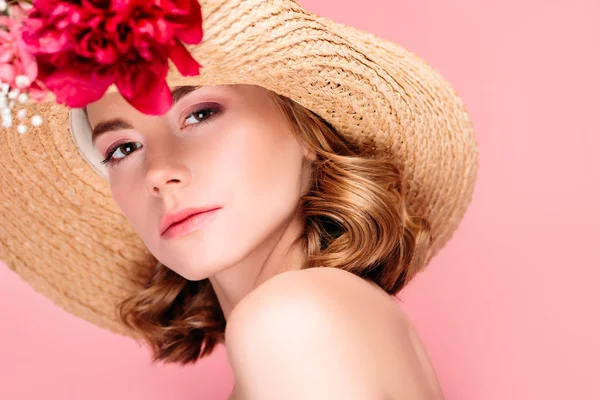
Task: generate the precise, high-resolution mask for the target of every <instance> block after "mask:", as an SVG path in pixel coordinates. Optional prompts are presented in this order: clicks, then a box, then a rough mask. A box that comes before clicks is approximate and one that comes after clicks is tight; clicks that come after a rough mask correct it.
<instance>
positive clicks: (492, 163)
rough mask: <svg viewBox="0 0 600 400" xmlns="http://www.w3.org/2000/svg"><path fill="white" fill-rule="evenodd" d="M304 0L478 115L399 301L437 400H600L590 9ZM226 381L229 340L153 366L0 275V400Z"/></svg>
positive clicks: (149, 391) (148, 393) (219, 395)
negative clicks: (467, 166) (388, 43)
mask: <svg viewBox="0 0 600 400" xmlns="http://www.w3.org/2000/svg"><path fill="white" fill-rule="evenodd" d="M299 2H300V4H302V5H304V6H305V7H306V8H307V9H308V10H311V11H314V12H316V13H318V14H321V15H323V16H326V17H329V18H332V19H334V20H337V21H340V22H343V23H346V24H349V25H354V26H357V27H359V28H362V29H365V30H368V31H372V32H374V33H376V34H378V35H380V36H382V37H384V38H387V39H391V40H394V41H397V42H399V43H402V44H403V45H404V46H405V47H407V48H408V49H410V50H412V51H415V52H416V53H417V54H420V55H421V56H422V57H424V58H425V59H427V60H428V61H429V62H430V63H431V64H432V65H433V66H435V67H436V68H438V69H439V70H440V71H441V72H442V73H443V74H444V75H445V76H446V77H447V78H448V79H449V80H450V81H451V82H453V84H454V85H455V87H456V88H457V90H458V92H459V93H460V94H461V95H462V97H463V98H464V100H465V102H466V104H467V107H468V109H469V110H470V112H471V114H472V117H473V120H474V123H475V127H476V129H477V132H478V137H479V142H480V151H481V153H480V155H481V161H480V174H479V180H478V184H477V188H476V191H475V195H474V198H473V203H472V205H471V207H470V209H469V211H468V212H467V215H466V217H465V220H464V222H463V224H462V225H461V227H460V229H459V231H458V232H457V233H456V235H455V236H454V238H453V239H452V241H451V242H450V243H449V244H448V246H447V247H446V248H445V249H444V250H443V251H442V252H441V253H440V255H439V256H438V257H437V258H436V259H435V260H434V261H433V262H432V264H431V265H430V267H429V268H428V270H427V271H425V272H424V273H422V274H421V275H419V276H418V277H417V278H416V279H415V280H414V281H413V282H412V283H411V284H410V285H409V286H408V288H407V289H406V290H405V291H404V292H403V295H402V298H403V307H404V308H405V309H406V310H407V311H408V313H409V314H410V315H411V318H412V320H413V322H414V324H415V325H416V326H417V328H418V330H419V331H420V333H421V335H422V338H423V341H424V343H425V345H426V347H427V349H428V351H429V353H430V355H431V358H432V360H433V363H434V365H435V367H436V369H437V372H438V375H439V378H440V380H441V384H442V387H443V389H444V392H445V394H446V397H447V399H451V400H458V399H468V400H471V399H472V400H475V399H486V400H499V399H511V400H515V399H547V400H549V399H563V398H569V399H573V398H581V399H600V386H598V385H597V384H596V382H597V380H598V376H597V375H598V371H599V370H598V362H599V359H600V322H599V320H598V316H599V314H600V312H599V311H598V305H599V303H600V295H599V294H598V293H599V292H598V288H597V286H598V281H599V279H600V272H599V267H600V257H599V256H598V253H597V252H596V251H594V250H596V249H597V248H598V246H599V245H598V241H597V239H598V237H599V235H598V233H597V232H598V226H600V186H599V184H600V168H599V167H598V166H597V162H595V161H594V160H598V152H599V150H598V149H599V148H600V139H599V136H600V129H599V128H598V122H597V116H598V115H599V114H600V110H599V109H598V107H599V105H600V101H599V100H598V98H597V96H598V95H599V94H600V79H599V78H598V71H600V57H599V56H598V39H599V38H600V25H598V21H597V17H598V15H600V3H599V2H597V1H594V0H588V1H586V0H568V1H567V0H526V1H523V0H519V1H517V0H504V1H501V2H496V1H494V2H493V1H480V0H453V1H443V0H419V1H411V2H409V1H398V0H369V1H368V2H365V1H357V0H327V1H322V0H300V1H299ZM595 239H596V240H595ZM232 385H233V377H232V375H231V370H230V369H229V366H228V364H227V359H226V353H225V349H224V347H220V348H218V350H217V351H216V353H215V354H214V356H212V357H210V358H209V359H205V360H202V361H200V362H199V363H198V364H196V365H194V366H191V367H177V366H158V365H157V366H151V365H150V359H149V355H148V353H147V351H146V350H145V349H144V348H140V347H138V346H137V345H136V344H135V343H134V342H133V341H130V340H128V339H125V338H122V337H119V336H117V335H114V334H111V333H109V332H107V331H103V330H101V329H98V328H96V327H94V326H92V325H91V324H89V323H87V322H85V321H82V320H79V319H76V318H75V317H72V316H71V315H69V314H66V313H65V312H63V311H62V310H61V309H58V308H56V307H55V306H53V304H51V303H50V302H49V301H47V300H45V299H44V298H42V297H41V296H40V295H38V294H36V293H35V292H33V290H31V289H30V288H29V287H28V286H27V285H26V284H24V283H23V282H22V281H21V280H20V279H19V278H18V277H17V276H16V275H15V274H13V273H12V272H10V271H9V270H8V269H7V268H5V267H1V268H0V398H1V399H11V400H12V399H37V398H43V399H45V400H54V399H61V400H62V399H89V400H95V399H98V400H100V399H102V400H104V399H146V400H152V399H161V400H162V399H179V400H186V399H224V398H225V397H226V395H227V394H229V392H230V390H231V388H232Z"/></svg>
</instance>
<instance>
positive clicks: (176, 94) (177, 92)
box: [84, 85, 201, 145]
mask: <svg viewBox="0 0 600 400" xmlns="http://www.w3.org/2000/svg"><path fill="white" fill-rule="evenodd" d="M200 87H201V86H189V85H188V86H177V87H176V88H174V89H173V90H171V96H172V97H173V105H175V104H177V102H178V101H179V100H181V99H182V98H184V97H185V96H186V95H188V94H189V93H191V92H193V91H194V90H196V89H199V88H200ZM84 110H85V114H86V115H87V108H84ZM119 129H133V125H131V124H130V123H129V122H127V121H125V120H124V119H122V118H113V119H109V120H108V121H102V122H99V123H98V125H96V126H95V127H94V129H93V131H92V144H93V145H95V144H96V140H98V137H100V136H101V135H103V134H104V133H107V132H111V131H116V130H119Z"/></svg>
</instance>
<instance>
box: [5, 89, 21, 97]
mask: <svg viewBox="0 0 600 400" xmlns="http://www.w3.org/2000/svg"><path fill="white" fill-rule="evenodd" d="M19 92H20V91H19V89H17V88H15V89H13V90H11V91H10V92H8V98H9V99H10V100H15V99H16V98H17V97H18V96H19Z"/></svg>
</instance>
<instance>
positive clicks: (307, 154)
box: [302, 144, 317, 161]
mask: <svg viewBox="0 0 600 400" xmlns="http://www.w3.org/2000/svg"><path fill="white" fill-rule="evenodd" d="M302 152H303V153H304V158H306V159H308V160H310V161H316V160H317V153H315V151H314V150H311V149H310V148H309V147H308V146H307V145H305V144H302Z"/></svg>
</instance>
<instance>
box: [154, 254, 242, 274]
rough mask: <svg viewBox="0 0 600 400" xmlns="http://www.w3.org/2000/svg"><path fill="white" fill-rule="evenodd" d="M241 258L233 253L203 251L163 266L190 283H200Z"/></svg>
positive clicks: (172, 260)
mask: <svg viewBox="0 0 600 400" xmlns="http://www.w3.org/2000/svg"><path fill="white" fill-rule="evenodd" d="M213 250H214V249H213ZM241 258H242V257H241V256H239V257H238V255H237V254H233V253H232V252H231V251H229V252H227V251H225V252H224V253H220V252H216V251H203V252H198V253H197V254H190V255H188V256H187V257H185V258H184V259H179V260H174V259H171V260H170V261H169V262H168V263H166V262H163V264H164V265H166V266H167V267H168V268H170V269H171V270H173V271H174V272H176V273H177V274H179V275H180V276H182V277H183V278H185V279H187V280H189V281H200V280H202V279H206V278H208V277H211V276H213V275H216V274H218V273H219V272H221V271H224V270H226V269H228V268H229V267H231V266H233V265H235V264H237V263H239V262H240V259H241Z"/></svg>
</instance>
